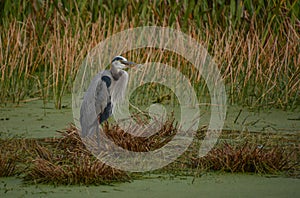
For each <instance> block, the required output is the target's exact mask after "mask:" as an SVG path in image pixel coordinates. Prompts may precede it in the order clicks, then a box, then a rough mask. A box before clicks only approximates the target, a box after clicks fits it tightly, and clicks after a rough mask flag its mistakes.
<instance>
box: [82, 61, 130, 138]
mask: <svg viewBox="0 0 300 198" xmlns="http://www.w3.org/2000/svg"><path fill="white" fill-rule="evenodd" d="M133 65H135V63H133V62H129V61H127V59H126V58H124V57H122V56H116V57H114V58H113V60H112V62H111V68H110V70H104V71H101V72H99V73H98V74H97V75H96V76H95V77H94V78H93V79H92V81H91V83H90V85H89V88H88V89H87V91H86V93H85V95H84V98H83V102H82V104H81V108H80V125H81V135H82V136H83V137H85V136H87V135H91V134H94V133H95V131H97V130H98V127H99V126H98V124H101V123H102V122H104V121H105V120H107V119H108V118H109V117H110V116H111V115H112V113H113V112H114V110H115V107H116V105H117V104H118V103H120V102H121V101H122V100H123V99H124V96H125V91H126V87H127V82H128V73H127V72H126V71H124V70H123V69H125V68H129V67H131V66H133Z"/></svg>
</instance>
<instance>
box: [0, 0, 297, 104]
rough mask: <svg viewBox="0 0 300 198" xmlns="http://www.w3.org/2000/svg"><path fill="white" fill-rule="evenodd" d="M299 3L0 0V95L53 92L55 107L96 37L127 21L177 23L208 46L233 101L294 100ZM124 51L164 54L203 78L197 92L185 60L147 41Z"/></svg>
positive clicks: (135, 55) (49, 95)
mask: <svg viewBox="0 0 300 198" xmlns="http://www.w3.org/2000/svg"><path fill="white" fill-rule="evenodd" d="M299 5H300V3H299V1H297V0H294V1H293V0H291V1H271V2H265V1H250V0H240V1H233V0H231V1H224V2H220V1H216V0H213V1H208V2H197V1H183V2H179V3H176V1H171V0H164V1H163V0H156V1H155V0H154V1H150V0H149V1H136V0H130V1H91V2H90V1H80V2H77V1H67V0H60V1H58V0H55V1H50V0H45V1H38V0H31V1H28V0H23V1H19V2H14V1H2V2H1V3H0V17H1V20H0V29H1V33H0V66H1V68H0V71H1V73H0V75H1V76H0V78H1V79H0V89H1V92H0V102H1V103H7V102H16V103H19V102H21V101H23V100H24V99H26V98H28V97H39V98H42V99H44V101H45V102H47V101H48V100H49V99H54V101H55V107H56V108H61V98H62V96H63V95H64V94H66V93H70V92H71V87H72V82H73V81H74V78H75V76H76V72H77V70H78V67H79V66H80V64H81V62H82V61H83V59H84V57H85V56H86V54H87V53H88V52H89V51H90V50H91V49H92V48H93V47H94V46H95V45H96V44H97V43H98V42H100V41H102V40H104V39H105V38H107V36H109V35H112V34H114V33H117V32H119V31H122V30H125V29H127V28H132V27H137V26H144V25H159V26H170V27H172V28H175V29H179V30H181V31H183V32H185V33H187V34H189V35H191V36H192V37H193V38H195V39H196V40H198V41H199V42H200V43H201V44H203V45H204V46H205V47H206V48H207V49H208V51H209V53H210V54H211V55H213V56H214V58H215V60H216V62H217V64H218V65H219V67H220V69H221V71H222V75H223V78H224V79H225V82H226V87H227V93H228V96H229V99H230V102H231V103H239V104H242V105H247V106H251V107H269V106H272V107H273V106H276V107H279V108H293V107H295V106H297V105H299V87H300V86H299V84H300V80H299V79H300V69H299V68H300V67H299V65H300V59H299V48H300V42H299V40H300V39H299V37H300V36H299V27H300V21H299V10H300V9H299V8H300V6H299ZM127 57H128V59H131V60H134V61H136V62H143V61H149V60H151V59H155V60H156V61H162V62H163V61H166V62H167V63H168V64H169V65H172V66H174V67H177V68H178V69H180V70H181V71H182V73H184V74H187V75H188V76H189V78H190V79H191V80H192V82H193V84H194V85H195V86H196V87H199V85H201V87H202V88H201V87H200V88H197V91H198V92H203V90H205V89H204V88H203V87H205V86H204V85H203V80H201V79H199V78H198V76H197V75H199V74H196V73H193V70H192V69H191V67H190V66H191V65H189V64H188V63H187V62H186V61H185V60H184V59H183V58H181V57H178V56H176V55H174V54H172V53H164V52H161V51H156V50H151V49H149V50H140V51H136V52H132V53H128V55H127ZM145 57H148V58H145ZM179 65H180V67H179ZM184 65H186V66H184ZM145 89H146V88H145ZM160 92H162V91H160ZM201 94H203V93H198V95H201Z"/></svg>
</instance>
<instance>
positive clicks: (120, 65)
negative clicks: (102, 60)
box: [111, 56, 136, 70]
mask: <svg viewBox="0 0 300 198" xmlns="http://www.w3.org/2000/svg"><path fill="white" fill-rule="evenodd" d="M134 65H136V63H134V62H130V61H128V60H127V59H126V58H124V57H123V56H116V57H114V59H113V60H112V61H111V67H112V68H114V69H117V70H122V69H126V68H130V67H132V66H134Z"/></svg>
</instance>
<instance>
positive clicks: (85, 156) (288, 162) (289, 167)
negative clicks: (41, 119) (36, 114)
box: [0, 120, 300, 185]
mask: <svg viewBox="0 0 300 198" xmlns="http://www.w3.org/2000/svg"><path fill="white" fill-rule="evenodd" d="M103 129H104V132H105V134H106V135H107V136H108V137H109V138H110V139H111V140H113V141H114V142H115V144H117V145H119V146H121V147H123V148H124V149H127V150H131V151H136V152H147V151H150V150H155V149H158V148H160V147H162V146H163V145H165V144H166V143H168V142H169V141H170V140H171V139H172V137H173V136H174V135H175V134H176V131H177V130H176V124H174V120H170V121H168V122H166V123H165V125H164V126H163V127H162V128H161V130H160V131H159V132H157V133H155V134H153V135H151V136H149V137H148V138H146V137H136V136H133V135H130V134H128V133H125V132H124V131H123V130H122V129H120V127H118V126H117V125H115V124H108V123H106V124H105V125H104V126H103ZM60 133H61V135H62V137H60V138H46V139H10V140H1V145H0V147H1V155H0V176H1V177H3V176H12V175H15V174H17V173H19V174H21V175H23V178H24V180H25V181H27V182H33V183H53V184H68V185H69V184H96V185H97V184H110V183H112V182H125V181H130V180H131V179H133V178H132V175H129V174H128V173H127V172H125V171H122V170H118V169H114V168H112V167H110V166H108V165H105V164H104V163H102V162H101V161H100V160H98V159H97V158H96V157H95V156H93V155H92V154H91V153H90V151H88V150H87V149H86V147H85V145H84V143H83V142H82V140H81V138H80V136H79V132H78V130H77V128H76V127H75V126H74V125H71V126H70V127H69V128H67V129H66V130H64V131H60ZM232 133H234V132H232ZM248 135H249V134H248ZM248 135H247V137H246V138H245V139H243V140H242V141H231V143H229V140H228V139H226V138H228V137H229V136H230V137H233V136H235V135H233V134H230V133H229V132H228V131H227V132H226V133H224V134H222V135H221V137H220V138H221V139H220V141H219V142H218V143H217V145H216V146H215V147H214V148H213V149H212V150H211V151H210V152H209V153H208V154H207V155H206V156H204V157H202V158H199V157H197V154H198V149H199V144H197V143H195V142H197V141H199V139H201V138H199V137H198V139H197V138H196V140H195V141H194V142H193V144H191V145H190V147H189V149H188V150H187V151H186V152H185V153H184V154H183V155H182V156H180V157H179V158H178V159H177V160H176V161H174V162H172V163H171V164H169V165H168V166H166V167H163V168H162V169H160V170H157V171H158V172H160V173H161V172H168V173H171V174H181V173H182V172H185V173H186V170H188V171H189V172H190V173H191V174H194V173H195V172H198V171H199V170H200V171H201V172H203V171H204V172H205V171H225V172H231V173H236V172H242V173H244V172H250V173H260V174H279V173H280V174H282V173H287V174H286V175H288V176H295V177H299V173H300V169H299V168H300V166H299V161H300V160H299V158H300V155H299V154H300V152H299V146H297V145H299V144H298V142H297V141H295V137H294V136H291V137H289V136H286V137H285V138H278V137H277V136H278V135H276V136H275V135H274V137H273V136H268V141H265V139H266V137H262V136H264V134H256V133H255V134H252V136H251V138H249V137H248ZM258 136H259V137H258ZM270 137H271V138H270ZM275 137H276V138H275ZM272 138H273V139H272ZM274 138H275V139H274ZM254 139H256V140H257V139H261V140H263V142H264V144H261V142H260V141H255V140H254ZM273 140H274V141H276V144H275V143H274V141H273Z"/></svg>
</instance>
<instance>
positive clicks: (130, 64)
mask: <svg viewBox="0 0 300 198" xmlns="http://www.w3.org/2000/svg"><path fill="white" fill-rule="evenodd" d="M121 63H123V64H124V65H126V66H127V67H134V66H135V65H137V64H136V63H134V62H130V61H123V60H122V61H121Z"/></svg>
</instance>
